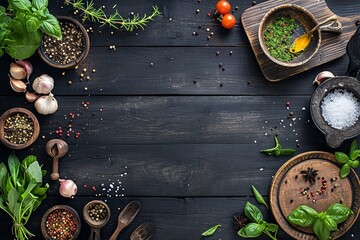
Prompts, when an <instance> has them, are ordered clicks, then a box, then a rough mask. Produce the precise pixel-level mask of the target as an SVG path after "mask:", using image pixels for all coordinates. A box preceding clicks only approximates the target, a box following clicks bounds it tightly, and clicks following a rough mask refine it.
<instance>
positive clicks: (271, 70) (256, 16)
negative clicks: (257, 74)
mask: <svg viewBox="0 0 360 240" xmlns="http://www.w3.org/2000/svg"><path fill="white" fill-rule="evenodd" d="M281 4H295V5H298V6H301V7H304V8H306V9H307V10H308V11H309V12H311V13H312V14H313V15H314V17H315V18H316V19H317V21H318V22H321V21H324V20H325V19H327V18H329V17H331V16H334V15H335V14H334V13H333V12H331V10H330V9H329V8H328V7H327V5H326V3H325V1H313V0H305V1H303V0H301V1H292V0H288V1H281ZM277 5H279V1H276V0H272V1H267V2H265V3H262V4H259V5H256V6H254V7H251V8H249V9H247V10H246V11H245V12H244V13H243V14H242V16H241V19H242V24H243V26H244V28H245V32H246V34H247V36H248V38H249V41H250V44H251V47H252V49H253V51H254V54H255V56H256V58H257V61H258V63H259V65H260V68H261V70H262V72H263V74H264V76H265V78H266V79H267V80H269V81H280V80H283V79H285V78H288V77H289V76H293V75H295V74H298V73H301V72H303V71H306V70H309V69H311V68H314V67H316V66H319V65H321V64H323V63H326V62H329V61H332V60H334V59H336V58H339V57H341V56H343V55H344V54H345V52H346V51H345V48H346V44H347V42H348V40H349V39H350V37H351V36H352V35H353V34H354V32H355V31H356V29H357V27H356V25H355V22H356V21H357V20H358V19H359V17H358V16H357V15H356V16H351V17H339V21H340V22H341V24H342V25H343V33H342V34H341V35H339V36H331V35H328V36H326V37H323V38H322V40H321V45H320V48H319V50H318V52H317V53H316V54H315V55H314V56H313V57H312V58H311V60H310V61H309V62H307V63H305V64H303V65H300V66H297V67H285V66H280V65H278V64H276V63H274V62H272V61H271V60H270V59H269V58H268V57H267V56H266V55H265V53H264V52H263V51H262V49H261V47H260V43H259V39H258V29H259V23H260V21H261V19H262V18H263V16H264V15H265V14H266V13H267V12H268V11H270V10H271V9H272V8H274V7H275V6H277ZM324 36H325V35H324Z"/></svg>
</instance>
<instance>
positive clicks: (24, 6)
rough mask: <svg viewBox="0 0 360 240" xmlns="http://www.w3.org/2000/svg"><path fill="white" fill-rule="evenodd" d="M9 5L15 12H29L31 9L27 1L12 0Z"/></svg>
mask: <svg viewBox="0 0 360 240" xmlns="http://www.w3.org/2000/svg"><path fill="white" fill-rule="evenodd" d="M11 5H12V7H14V8H15V9H16V10H23V11H29V9H30V8H31V2H30V1H29V0H12V1H11Z"/></svg>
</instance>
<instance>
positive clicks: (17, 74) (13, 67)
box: [10, 63, 27, 80]
mask: <svg viewBox="0 0 360 240" xmlns="http://www.w3.org/2000/svg"><path fill="white" fill-rule="evenodd" d="M10 75H11V77H13V78H15V79H19V80H20V79H24V78H26V76H27V73H26V70H25V68H23V67H22V66H20V65H18V64H16V63H11V64H10Z"/></svg>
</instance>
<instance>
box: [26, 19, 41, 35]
mask: <svg viewBox="0 0 360 240" xmlns="http://www.w3.org/2000/svg"><path fill="white" fill-rule="evenodd" d="M40 25H41V21H40V20H39V19H37V18H36V17H30V18H29V19H28V20H27V21H26V30H27V31H28V32H35V31H37V30H38V29H39V27H40Z"/></svg>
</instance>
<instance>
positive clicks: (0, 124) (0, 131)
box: [0, 107, 40, 150]
mask: <svg viewBox="0 0 360 240" xmlns="http://www.w3.org/2000/svg"><path fill="white" fill-rule="evenodd" d="M17 113H22V114H25V115H28V116H29V117H30V118H31V120H32V122H33V124H34V133H33V135H32V136H31V138H30V139H29V140H28V141H27V142H25V143H22V144H16V143H12V142H9V141H8V140H7V139H5V137H4V125H5V121H6V119H7V118H8V117H10V116H12V115H14V114H17ZM39 132H40V124H39V121H38V120H37V118H36V116H35V115H34V114H33V113H32V112H30V111H29V110H27V109H25V108H20V107H18V108H11V109H9V110H7V111H6V112H4V113H3V115H1V117H0V140H1V142H2V143H3V144H4V145H5V146H7V147H8V148H11V149H15V150H17V149H23V148H26V147H28V146H30V145H31V144H33V143H34V142H35V141H36V139H37V138H38V137H39Z"/></svg>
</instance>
